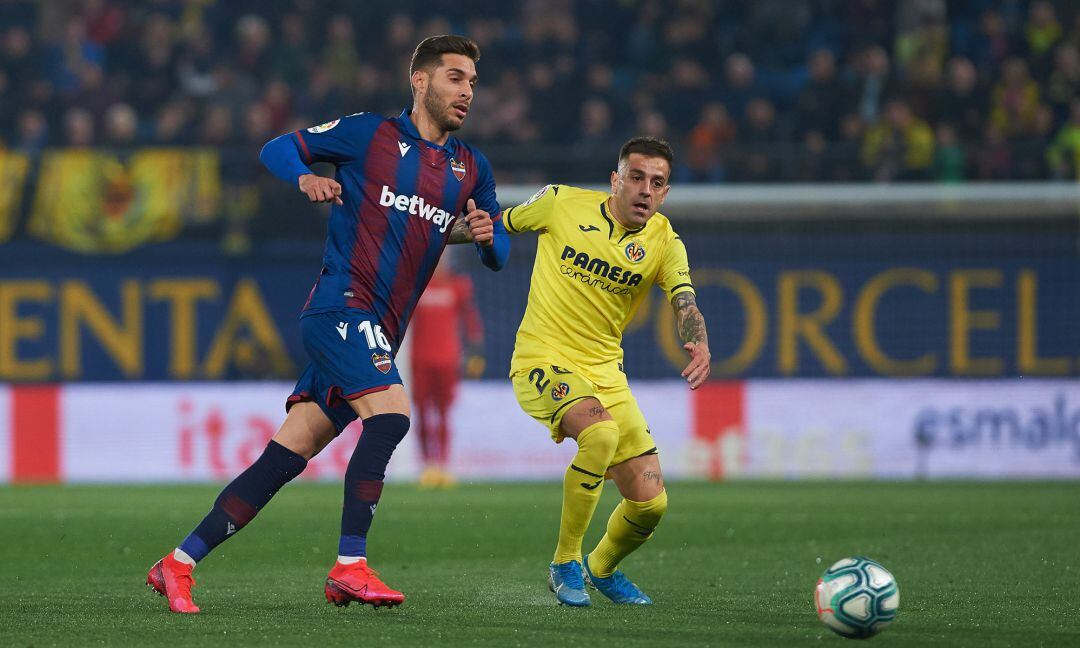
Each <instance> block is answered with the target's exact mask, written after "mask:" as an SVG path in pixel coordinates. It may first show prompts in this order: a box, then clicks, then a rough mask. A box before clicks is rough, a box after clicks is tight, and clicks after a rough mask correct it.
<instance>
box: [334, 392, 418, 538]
mask: <svg viewBox="0 0 1080 648" xmlns="http://www.w3.org/2000/svg"><path fill="white" fill-rule="evenodd" d="M408 431H409V417H408V416H405V415H404V414H376V415H375V416H372V417H371V418H366V419H364V431H363V432H362V433H361V434H360V440H359V441H357V442H356V449H355V450H353V455H352V458H351V459H349V467H348V468H347V469H346V470H345V501H344V504H343V505H342V510H341V540H340V541H339V542H338V555H340V556H366V555H367V532H368V529H370V528H371V518H373V517H374V516H375V507H376V506H377V505H378V504H379V496H380V495H382V489H383V478H384V477H385V476H386V464H388V463H390V456H391V455H393V454H394V448H397V445H398V444H399V443H401V440H402V439H404V438H405V433H407V432H408Z"/></svg>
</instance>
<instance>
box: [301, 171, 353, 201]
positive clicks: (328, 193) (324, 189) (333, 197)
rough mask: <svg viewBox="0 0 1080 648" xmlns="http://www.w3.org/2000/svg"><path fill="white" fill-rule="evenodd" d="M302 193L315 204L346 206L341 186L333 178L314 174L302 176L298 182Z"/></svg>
mask: <svg viewBox="0 0 1080 648" xmlns="http://www.w3.org/2000/svg"><path fill="white" fill-rule="evenodd" d="M298 183H299V185H300V191H301V192H303V193H304V195H305V196H307V197H308V200H310V201H311V202H314V203H328V202H332V203H334V204H335V205H344V204H345V203H344V202H342V200H341V184H340V183H338V181H337V180H334V179H333V178H324V177H322V176H317V175H315V174H314V173H306V174H304V175H302V176H300V180H299V181H298Z"/></svg>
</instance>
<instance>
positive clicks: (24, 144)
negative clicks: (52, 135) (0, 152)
mask: <svg viewBox="0 0 1080 648" xmlns="http://www.w3.org/2000/svg"><path fill="white" fill-rule="evenodd" d="M48 143H49V126H48V123H47V122H46V121H45V115H43V114H41V112H39V111H37V110H34V109H30V110H24V111H23V112H22V113H21V114H20V115H19V124H18V130H17V131H16V133H15V137H14V139H13V140H12V145H11V148H13V149H15V150H16V151H18V152H19V153H22V154H24V155H29V156H32V157H36V156H37V155H38V154H40V153H41V150H42V149H44V148H45V146H46V145H47V144H48Z"/></svg>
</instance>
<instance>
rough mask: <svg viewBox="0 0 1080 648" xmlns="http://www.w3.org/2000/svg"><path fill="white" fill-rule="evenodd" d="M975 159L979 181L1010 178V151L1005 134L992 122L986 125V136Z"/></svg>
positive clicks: (1011, 164) (1011, 160) (1011, 159)
mask: <svg viewBox="0 0 1080 648" xmlns="http://www.w3.org/2000/svg"><path fill="white" fill-rule="evenodd" d="M975 159H976V167H977V170H978V175H977V177H978V179H979V180H1008V179H1009V178H1010V177H1011V175H1012V167H1013V156H1012V151H1011V149H1010V148H1009V143H1008V141H1007V140H1006V139H1005V133H1004V132H1003V131H1002V129H1001V128H999V127H998V126H997V124H995V123H994V122H989V123H987V124H986V136H985V137H984V138H983V145H982V147H981V150H980V151H979V152H978V155H977V156H976V158H975Z"/></svg>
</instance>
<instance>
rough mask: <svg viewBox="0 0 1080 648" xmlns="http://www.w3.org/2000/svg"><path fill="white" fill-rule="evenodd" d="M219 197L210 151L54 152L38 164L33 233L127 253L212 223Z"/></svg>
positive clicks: (64, 243)
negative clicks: (201, 222) (203, 222)
mask: <svg viewBox="0 0 1080 648" xmlns="http://www.w3.org/2000/svg"><path fill="white" fill-rule="evenodd" d="M220 195H221V174H220V171H219V164H218V156H217V153H215V152H214V151H211V150H208V149H165V148H149V149H142V150H140V151H138V152H136V153H134V154H133V155H131V157H130V158H129V159H127V160H125V159H123V158H121V157H120V156H118V155H115V154H113V153H110V152H106V151H97V150H92V149H68V150H55V151H50V152H48V153H46V154H45V155H44V157H43V158H42V161H41V173H40V178H39V181H38V188H37V195H36V197H35V200H34V207H33V212H32V214H31V217H30V231H31V233H33V234H34V235H35V236H37V237H38V238H41V239H43V240H45V241H47V242H49V243H53V244H55V245H59V246H61V247H65V248H68V249H72V250H78V251H80V252H113V253H117V252H124V251H127V250H130V249H131V248H134V247H136V246H139V245H143V244H145V243H153V242H159V241H166V240H168V239H171V238H173V237H174V236H176V235H177V234H178V233H179V232H180V231H181V229H182V228H183V226H184V223H185V222H190V221H197V220H204V219H208V218H211V217H212V216H213V215H214V212H215V210H216V209H217V205H218V199H219V197H220ZM0 197H2V194H0ZM0 204H2V203H0Z"/></svg>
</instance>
